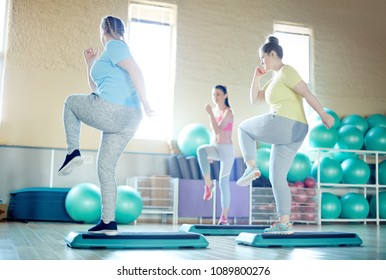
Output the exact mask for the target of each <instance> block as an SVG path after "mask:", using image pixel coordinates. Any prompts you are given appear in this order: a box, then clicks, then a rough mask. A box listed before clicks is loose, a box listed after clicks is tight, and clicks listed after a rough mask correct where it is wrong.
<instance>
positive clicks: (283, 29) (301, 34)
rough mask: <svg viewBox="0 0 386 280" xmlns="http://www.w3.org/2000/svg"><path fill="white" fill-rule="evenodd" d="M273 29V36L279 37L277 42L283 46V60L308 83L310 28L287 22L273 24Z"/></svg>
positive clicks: (309, 74)
mask: <svg viewBox="0 0 386 280" xmlns="http://www.w3.org/2000/svg"><path fill="white" fill-rule="evenodd" d="M273 29H274V36H276V37H277V38H278V39H279V44H280V45H281V46H282V47H283V52H284V55H283V62H284V63H285V64H288V65H291V66H292V67H294V68H295V69H296V70H297V71H298V72H299V74H300V76H301V77H302V79H303V80H304V81H305V82H306V83H307V84H310V79H311V73H310V69H311V67H310V65H311V54H310V37H311V29H310V28H307V27H301V26H295V25H287V24H274V26H273Z"/></svg>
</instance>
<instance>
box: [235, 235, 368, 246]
mask: <svg viewBox="0 0 386 280" xmlns="http://www.w3.org/2000/svg"><path fill="white" fill-rule="evenodd" d="M236 243H238V244H241V245H249V246H253V247H323V246H324V247H337V246H360V245H361V244H362V239H361V238H360V237H359V236H358V235H357V234H356V233H347V232H294V233H293V234H272V233H261V234H254V233H248V232H242V233H240V234H239V235H238V236H237V237H236Z"/></svg>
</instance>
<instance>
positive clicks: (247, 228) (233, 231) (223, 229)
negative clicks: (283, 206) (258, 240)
mask: <svg viewBox="0 0 386 280" xmlns="http://www.w3.org/2000/svg"><path fill="white" fill-rule="evenodd" d="M267 227H269V226H263V225H229V226H225V225H202V224H196V225H190V224H183V225H181V226H180V228H179V230H180V231H184V232H196V233H200V234H203V235H239V234H240V233H242V232H252V233H261V232H263V231H264V229H265V228H267Z"/></svg>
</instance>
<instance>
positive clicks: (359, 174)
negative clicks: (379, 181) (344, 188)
mask: <svg viewBox="0 0 386 280" xmlns="http://www.w3.org/2000/svg"><path fill="white" fill-rule="evenodd" d="M341 166H342V170H343V177H342V183H344V184H363V185H365V184H367V183H368V181H369V179H370V167H369V165H368V164H367V163H366V162H364V161H363V160H362V159H360V158H349V159H346V160H344V161H343V162H342V163H341Z"/></svg>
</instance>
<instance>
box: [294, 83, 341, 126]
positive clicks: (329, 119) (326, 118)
mask: <svg viewBox="0 0 386 280" xmlns="http://www.w3.org/2000/svg"><path fill="white" fill-rule="evenodd" d="M293 90H294V91H295V92H296V93H298V94H300V95H301V96H302V97H303V98H304V99H305V100H306V101H307V103H308V104H309V105H310V106H311V107H312V109H314V110H315V111H316V112H317V113H318V115H319V116H320V117H321V119H322V122H323V124H324V125H325V126H326V128H331V127H332V126H333V125H334V122H335V119H334V117H333V116H331V115H330V114H328V113H327V112H326V111H325V110H324V108H323V106H322V105H321V104H320V102H319V100H318V99H317V98H316V97H315V95H313V94H312V93H311V91H310V89H309V88H308V86H307V84H306V83H305V82H304V81H300V82H299V83H297V84H296V85H295V86H294V88H293Z"/></svg>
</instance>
